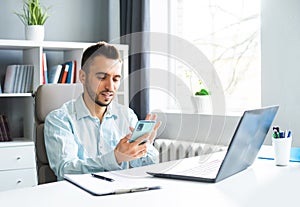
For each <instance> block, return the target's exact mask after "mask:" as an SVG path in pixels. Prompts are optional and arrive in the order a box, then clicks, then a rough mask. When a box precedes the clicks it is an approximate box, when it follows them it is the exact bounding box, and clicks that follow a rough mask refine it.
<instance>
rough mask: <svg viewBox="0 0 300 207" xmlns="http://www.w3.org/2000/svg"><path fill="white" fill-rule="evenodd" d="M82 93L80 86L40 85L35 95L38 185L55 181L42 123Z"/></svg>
mask: <svg viewBox="0 0 300 207" xmlns="http://www.w3.org/2000/svg"><path fill="white" fill-rule="evenodd" d="M82 92H83V88H82V85H81V84H45V85H40V86H39V87H38V89H37V91H36V93H35V124H36V126H35V127H36V137H35V148H36V158H37V175H38V183H39V184H43V183H50V182H55V181H57V178H56V176H55V174H54V172H53V171H52V170H51V168H50V166H49V162H48V157H47V154H46V148H45V142H44V122H45V118H46V116H47V115H48V113H49V112H51V111H53V110H55V109H57V108H59V107H61V106H62V104H63V103H65V102H67V101H69V100H71V99H76V98H77V97H78V96H79V95H80V94H81V93H82Z"/></svg>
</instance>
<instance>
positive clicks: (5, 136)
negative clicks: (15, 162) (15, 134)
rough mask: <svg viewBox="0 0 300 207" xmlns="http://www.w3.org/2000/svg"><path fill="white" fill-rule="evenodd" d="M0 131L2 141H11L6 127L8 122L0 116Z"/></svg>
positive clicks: (3, 116) (4, 117)
mask: <svg viewBox="0 0 300 207" xmlns="http://www.w3.org/2000/svg"><path fill="white" fill-rule="evenodd" d="M0 130H1V134H2V141H11V140H12V139H11V136H10V131H9V127H8V120H7V117H6V116H5V115H0Z"/></svg>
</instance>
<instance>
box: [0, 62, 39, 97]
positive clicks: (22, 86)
mask: <svg viewBox="0 0 300 207" xmlns="http://www.w3.org/2000/svg"><path fill="white" fill-rule="evenodd" d="M32 79H33V65H9V66H7V68H6V73H5V80H4V89H3V92H4V93H30V92H32Z"/></svg>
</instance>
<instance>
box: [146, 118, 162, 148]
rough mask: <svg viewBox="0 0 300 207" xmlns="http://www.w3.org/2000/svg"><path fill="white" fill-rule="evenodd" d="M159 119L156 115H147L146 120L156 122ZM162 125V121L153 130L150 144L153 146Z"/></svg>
mask: <svg viewBox="0 0 300 207" xmlns="http://www.w3.org/2000/svg"><path fill="white" fill-rule="evenodd" d="M156 119H157V115H156V114H147V116H146V119H145V120H156ZM160 125H161V121H159V122H157V123H156V124H155V126H154V128H153V130H152V132H151V133H150V135H149V142H150V144H153V142H154V139H155V138H156V135H157V130H158V128H159V127H160Z"/></svg>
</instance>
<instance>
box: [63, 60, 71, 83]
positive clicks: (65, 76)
mask: <svg viewBox="0 0 300 207" xmlns="http://www.w3.org/2000/svg"><path fill="white" fill-rule="evenodd" d="M68 71H69V65H68V64H64V69H63V73H62V78H61V83H66V81H67V75H68Z"/></svg>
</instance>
